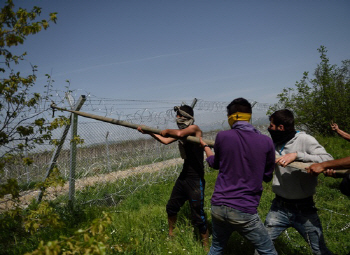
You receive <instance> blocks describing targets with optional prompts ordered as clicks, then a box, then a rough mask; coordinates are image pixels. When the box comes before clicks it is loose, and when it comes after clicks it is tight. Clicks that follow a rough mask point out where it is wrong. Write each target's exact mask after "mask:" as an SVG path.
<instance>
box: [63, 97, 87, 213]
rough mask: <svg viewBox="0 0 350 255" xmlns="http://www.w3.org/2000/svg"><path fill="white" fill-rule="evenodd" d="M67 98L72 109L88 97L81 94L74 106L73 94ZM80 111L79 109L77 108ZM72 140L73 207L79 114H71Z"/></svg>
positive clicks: (81, 104)
mask: <svg viewBox="0 0 350 255" xmlns="http://www.w3.org/2000/svg"><path fill="white" fill-rule="evenodd" d="M66 97H67V100H68V102H69V104H70V106H71V109H80V108H81V107H82V106H83V104H84V102H85V100H86V98H85V96H81V97H80V98H79V100H78V102H77V103H76V104H75V106H74V99H73V97H72V96H71V94H67V95H66ZM77 111H79V110H77ZM71 125H72V129H71V142H70V167H69V168H70V170H69V199H68V205H69V207H71V208H73V206H74V196H75V169H76V164H77V142H76V141H75V137H76V136H77V134H78V115H77V114H72V115H71Z"/></svg>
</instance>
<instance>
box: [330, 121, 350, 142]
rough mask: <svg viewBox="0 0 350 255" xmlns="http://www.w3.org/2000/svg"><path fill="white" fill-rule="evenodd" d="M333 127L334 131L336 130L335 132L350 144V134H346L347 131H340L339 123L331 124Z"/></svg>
mask: <svg viewBox="0 0 350 255" xmlns="http://www.w3.org/2000/svg"><path fill="white" fill-rule="evenodd" d="M331 127H332V130H334V131H335V132H337V134H338V135H340V136H341V137H343V138H344V139H345V140H348V141H349V142H350V134H348V133H346V132H345V131H343V130H341V129H339V127H338V124H337V123H333V122H332V123H331Z"/></svg>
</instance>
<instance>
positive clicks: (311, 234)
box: [265, 198, 333, 255]
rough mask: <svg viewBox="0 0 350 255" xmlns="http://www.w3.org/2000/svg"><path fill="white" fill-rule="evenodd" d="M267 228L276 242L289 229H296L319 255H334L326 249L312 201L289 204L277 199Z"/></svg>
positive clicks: (274, 201) (313, 251)
mask: <svg viewBox="0 0 350 255" xmlns="http://www.w3.org/2000/svg"><path fill="white" fill-rule="evenodd" d="M265 227H266V229H267V232H268V233H269V235H270V236H271V239H272V240H273V241H274V240H275V239H277V237H278V236H279V235H280V234H281V233H282V232H283V231H284V230H286V229H287V228H289V227H293V228H295V229H296V230H297V231H298V232H299V233H300V235H301V236H302V237H303V238H304V239H305V241H306V242H307V243H308V244H309V246H310V247H311V250H312V253H313V254H317V255H321V254H322V255H323V254H333V253H332V252H330V251H329V250H328V248H327V247H326V244H325V241H324V237H323V232H322V225H321V221H320V219H319V217H318V215H317V209H316V207H315V206H314V203H313V201H312V199H311V202H308V203H307V204H294V205H293V204H288V203H287V202H285V201H283V200H281V199H278V198H275V199H274V200H273V201H272V205H271V209H270V211H269V213H268V214H267V216H266V220H265Z"/></svg>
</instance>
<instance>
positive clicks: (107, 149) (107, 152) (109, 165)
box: [106, 131, 112, 172]
mask: <svg viewBox="0 0 350 255" xmlns="http://www.w3.org/2000/svg"><path fill="white" fill-rule="evenodd" d="M108 135H109V131H107V134H106V159H107V169H108V172H111V171H112V169H111V164H110V162H109V148H108Z"/></svg>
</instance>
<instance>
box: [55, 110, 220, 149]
mask: <svg viewBox="0 0 350 255" xmlns="http://www.w3.org/2000/svg"><path fill="white" fill-rule="evenodd" d="M51 107H52V108H53V109H57V110H60V111H67V112H71V113H74V114H77V115H79V116H83V117H86V118H90V119H95V120H100V121H103V122H107V123H111V124H114V125H119V126H123V127H128V128H132V129H137V128H138V127H139V126H142V130H143V131H146V132H149V133H154V134H158V135H159V134H160V132H161V131H162V130H160V129H156V128H152V127H147V126H143V125H140V124H134V123H130V122H127V121H123V120H116V119H112V118H108V117H103V116H99V115H95V114H91V113H87V112H81V111H74V110H69V109H65V108H59V107H57V106H56V105H55V104H52V105H51ZM174 138H177V137H174ZM184 140H186V141H189V142H192V143H198V144H199V143H200V141H199V138H198V137H195V136H187V137H186V138H184ZM203 141H204V142H205V143H206V144H208V145H209V146H210V147H214V141H212V140H206V139H203Z"/></svg>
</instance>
